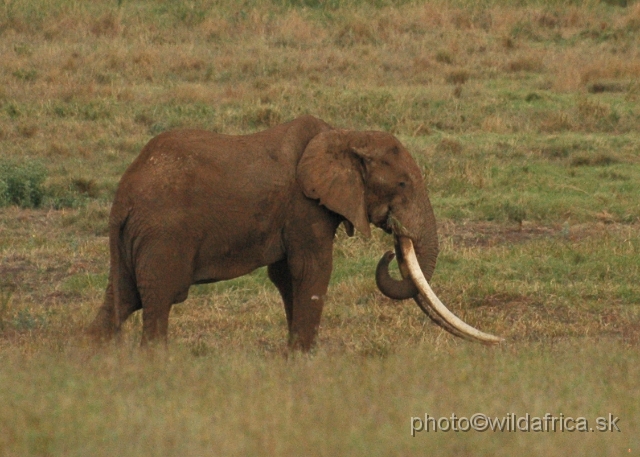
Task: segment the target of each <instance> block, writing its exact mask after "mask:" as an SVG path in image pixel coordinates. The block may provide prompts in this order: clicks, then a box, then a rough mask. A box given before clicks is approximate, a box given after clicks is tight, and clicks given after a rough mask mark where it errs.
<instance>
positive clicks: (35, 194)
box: [0, 160, 47, 208]
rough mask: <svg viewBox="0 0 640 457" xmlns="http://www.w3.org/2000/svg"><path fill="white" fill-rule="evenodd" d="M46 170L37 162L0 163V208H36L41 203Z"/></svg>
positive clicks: (2, 161) (6, 161) (4, 161)
mask: <svg viewBox="0 0 640 457" xmlns="http://www.w3.org/2000/svg"><path fill="white" fill-rule="evenodd" d="M46 178H47V169H46V168H45V167H44V165H43V164H42V163H41V162H39V161H28V162H27V161H24V162H17V161H15V160H1V161H0V206H9V205H18V206H21V207H23V208H36V207H38V206H40V204H41V203H42V199H43V197H44V189H43V187H42V183H43V182H44V180H45V179H46Z"/></svg>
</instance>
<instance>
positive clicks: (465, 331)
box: [398, 237, 504, 344]
mask: <svg viewBox="0 0 640 457" xmlns="http://www.w3.org/2000/svg"><path fill="white" fill-rule="evenodd" d="M398 241H399V243H400V249H401V250H402V256H403V257H404V261H405V262H406V265H407V268H408V269H409V274H410V275H411V278H412V279H413V282H414V283H415V285H416V286H417V287H418V289H419V290H420V295H421V296H422V297H424V298H425V299H426V300H425V301H426V302H427V303H426V305H427V306H428V308H430V310H432V311H433V312H434V313H435V314H437V315H438V317H439V318H440V319H442V321H444V322H445V323H446V324H447V325H446V326H445V325H443V328H445V329H446V330H449V328H448V327H451V328H453V329H455V330H456V332H455V333H454V332H451V333H453V334H454V335H457V336H464V337H467V338H470V339H473V340H476V341H480V342H482V343H489V344H496V343H500V342H502V341H504V338H500V337H498V336H495V335H491V334H489V333H484V332H481V331H480V330H478V329H476V328H474V327H472V326H470V325H469V324H467V323H465V322H464V321H462V320H461V319H460V318H458V317H457V316H456V315H455V314H453V313H452V312H451V311H449V310H448V309H447V307H446V306H444V305H443V304H442V302H441V301H440V299H439V298H438V297H437V296H436V294H435V293H434V292H433V290H432V289H431V286H430V285H429V283H428V282H427V280H426V278H425V277H424V275H423V274H422V270H421V269H420V265H419V264H418V259H417V257H416V253H415V251H414V249H413V243H412V242H411V240H410V239H409V238H407V237H398ZM422 297H421V298H422ZM416 301H417V302H418V305H419V306H420V308H422V309H423V311H425V313H426V314H427V315H428V316H429V317H431V319H433V317H432V316H431V313H429V312H427V311H426V310H425V308H426V307H425V306H423V305H425V303H420V301H419V300H416ZM449 331H450V330H449Z"/></svg>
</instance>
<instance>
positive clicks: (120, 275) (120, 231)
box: [109, 211, 130, 332]
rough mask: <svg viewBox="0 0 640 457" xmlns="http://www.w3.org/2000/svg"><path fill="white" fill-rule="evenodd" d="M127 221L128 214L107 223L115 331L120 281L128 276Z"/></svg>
mask: <svg viewBox="0 0 640 457" xmlns="http://www.w3.org/2000/svg"><path fill="white" fill-rule="evenodd" d="M128 220H129V212H128V211H127V213H126V214H124V215H123V216H120V217H119V215H112V217H111V220H110V221H109V253H110V257H111V259H110V261H111V285H112V288H113V289H112V290H113V322H114V325H115V331H116V332H118V331H119V330H120V325H121V323H122V322H121V316H120V310H121V306H122V303H121V302H122V287H123V286H124V284H122V281H123V280H124V279H125V276H126V275H129V272H130V265H127V264H126V259H125V258H124V257H125V256H126V252H127V249H126V246H125V228H126V225H127V221H128Z"/></svg>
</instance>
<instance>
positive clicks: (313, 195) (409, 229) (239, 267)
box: [89, 116, 438, 351]
mask: <svg viewBox="0 0 640 457" xmlns="http://www.w3.org/2000/svg"><path fill="white" fill-rule="evenodd" d="M390 216H391V217H390ZM340 223H344V224H345V227H346V229H347V232H348V233H349V234H350V235H353V230H354V227H355V229H357V230H358V231H360V232H362V233H363V234H364V235H365V236H370V226H369V224H373V225H374V226H376V227H380V228H382V229H383V230H385V231H387V232H388V233H391V232H392V231H395V232H396V235H402V236H408V237H410V238H411V239H412V240H413V242H414V245H415V249H416V254H417V256H418V259H419V262H420V265H421V267H422V269H423V272H424V275H425V277H426V278H427V279H430V278H431V275H432V273H433V269H434V267H435V263H436V257H437V254H438V244H437V235H436V224H435V219H434V215H433V211H432V209H431V205H430V203H429V199H428V197H427V192H426V189H425V184H424V181H423V178H422V175H421V173H420V169H419V168H418V166H417V164H416V163H415V161H414V160H413V158H412V157H411V156H410V154H409V153H408V152H407V150H406V149H405V148H404V146H402V144H400V142H399V141H398V140H397V139H396V138H395V137H393V136H392V135H390V134H387V133H383V132H372V131H371V132H356V131H347V130H339V129H334V128H333V127H331V126H330V125H328V124H326V123H325V122H323V121H321V120H319V119H316V118H314V117H312V116H302V117H300V118H298V119H295V120H294V121H292V122H289V123H286V124H282V125H279V126H276V127H273V128H271V129H269V130H266V131H263V132H259V133H256V134H253V135H246V136H229V135H220V134H216V133H211V132H207V131H201V130H176V131H171V132H166V133H163V134H161V135H158V136H157V137H155V138H153V139H152V140H151V141H149V143H148V144H147V145H146V146H145V147H144V149H143V150H142V152H141V153H140V155H139V156H138V157H137V158H136V160H135V161H134V162H133V163H132V164H131V166H129V168H128V169H127V171H126V172H125V173H124V175H123V177H122V179H121V181H120V184H119V186H118V190H117V192H116V197H115V200H114V203H113V207H112V209H111V215H110V219H109V241H110V245H109V247H110V263H111V269H110V274H109V283H108V286H107V290H106V294H105V299H104V303H103V305H102V306H101V307H100V309H99V310H98V313H97V315H96V317H95V320H94V321H93V323H92V324H91V326H90V328H89V330H90V333H91V334H92V335H93V336H94V337H95V338H96V339H98V340H101V341H105V340H108V339H111V338H112V337H113V336H114V335H115V334H116V333H117V332H118V330H119V329H120V326H121V325H122V323H123V322H124V321H125V320H126V319H127V318H128V317H129V315H130V314H131V313H133V312H134V311H136V310H138V309H142V310H143V314H142V318H143V335H142V344H143V345H144V344H146V343H149V342H151V341H158V340H160V341H165V342H166V338H167V325H168V319H169V312H170V310H171V306H172V305H173V304H175V303H181V302H183V301H184V300H185V299H186V298H187V294H188V292H189V287H190V286H191V285H192V284H203V283H210V282H216V281H222V280H226V279H232V278H236V277H238V276H242V275H245V274H247V273H250V272H251V271H253V270H255V269H256V268H258V267H261V266H265V265H267V266H268V274H269V278H270V279H271V281H272V282H273V283H274V284H275V286H276V287H277V288H278V290H279V291H280V294H281V296H282V300H283V302H284V307H285V312H286V316H287V324H288V327H289V344H290V347H292V348H294V349H301V350H303V351H307V350H309V349H310V348H311V347H312V345H313V343H314V340H315V338H316V334H317V331H318V325H319V323H320V316H321V313H322V307H323V303H324V298H325V294H326V292H327V286H328V284H329V278H330V275H331V270H332V252H333V239H334V235H335V232H336V229H337V227H338V225H340ZM392 287H394V285H393V284H390V285H388V288H392ZM386 293H387V294H389V293H391V294H392V295H393V291H389V290H387V291H386ZM402 298H404V297H402Z"/></svg>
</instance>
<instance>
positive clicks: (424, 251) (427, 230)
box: [376, 195, 438, 300]
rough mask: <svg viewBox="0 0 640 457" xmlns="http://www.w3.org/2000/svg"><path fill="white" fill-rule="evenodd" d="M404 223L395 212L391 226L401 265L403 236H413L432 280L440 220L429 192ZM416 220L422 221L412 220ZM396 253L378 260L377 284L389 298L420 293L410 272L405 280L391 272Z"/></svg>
mask: <svg viewBox="0 0 640 457" xmlns="http://www.w3.org/2000/svg"><path fill="white" fill-rule="evenodd" d="M403 219H404V220H406V221H408V222H407V223H403V222H402V221H401V219H399V218H398V217H397V216H396V215H395V214H393V213H391V214H390V215H389V217H388V221H387V226H388V227H389V228H390V229H391V230H392V232H393V234H394V240H395V251H396V252H395V254H396V256H397V257H398V264H399V265H400V266H402V265H403V264H404V262H403V254H402V251H401V250H400V246H399V239H400V238H401V237H407V238H410V239H411V241H412V242H413V246H414V249H415V253H416V256H417V258H418V263H419V264H420V269H421V270H422V272H423V274H424V276H425V278H427V280H428V281H429V280H431V276H432V275H433V271H434V270H435V268H436V260H437V258H438V233H437V230H436V219H435V216H434V214H433V209H431V205H430V204H429V200H428V198H427V197H426V195H425V198H424V200H422V204H421V205H420V207H418V208H416V209H415V210H414V211H413V213H411V214H409V215H408V216H405V217H404V218H403ZM412 221H418V222H414V223H411V222H412ZM393 257H394V256H393V253H389V252H388V253H386V254H385V255H384V256H383V257H382V258H381V259H380V262H378V267H377V269H376V284H377V285H378V289H380V291H381V292H382V293H383V294H384V295H386V296H387V297H389V298H392V299H394V300H406V299H408V298H414V297H416V296H417V295H418V289H417V288H416V286H415V284H414V283H413V281H412V280H411V278H410V277H409V272H408V271H402V277H403V278H404V279H402V280H396V279H393V278H392V277H391V275H389V263H390V262H391V260H392V259H393Z"/></svg>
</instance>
